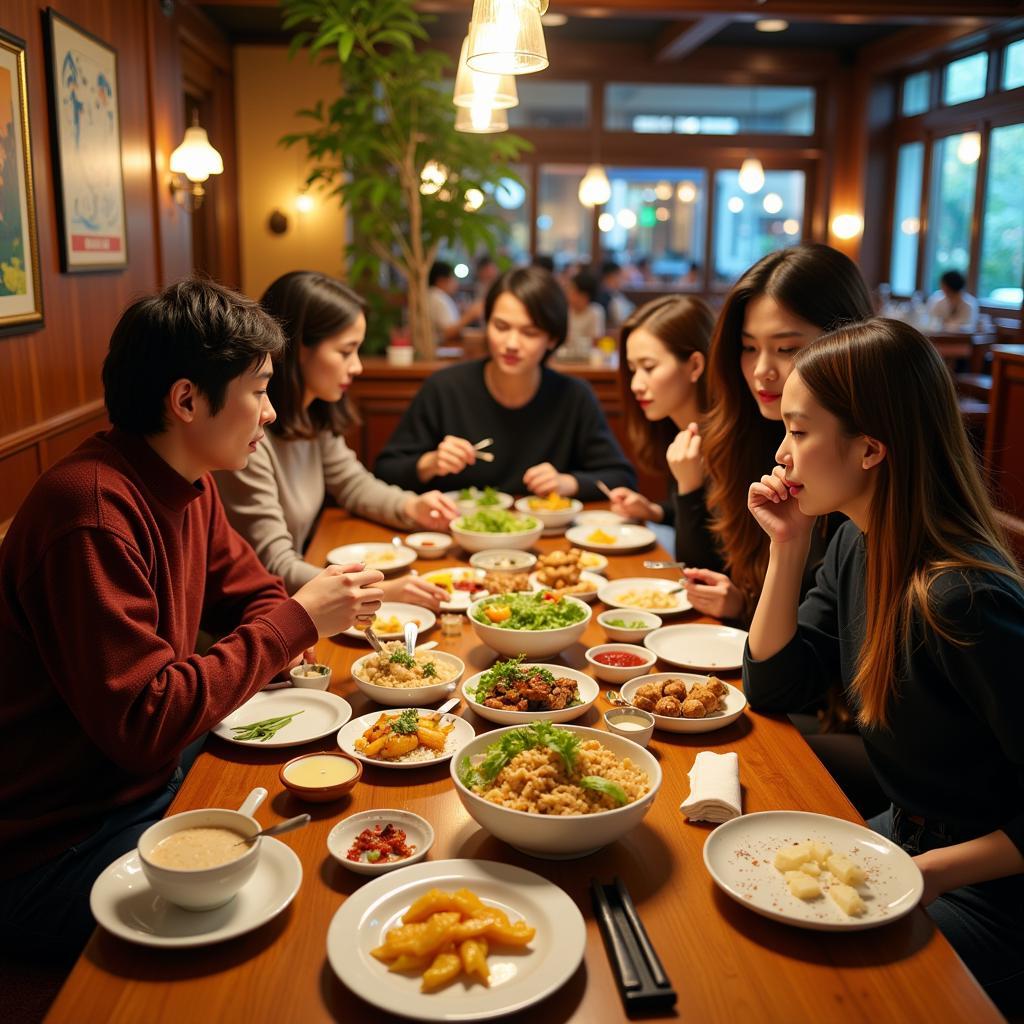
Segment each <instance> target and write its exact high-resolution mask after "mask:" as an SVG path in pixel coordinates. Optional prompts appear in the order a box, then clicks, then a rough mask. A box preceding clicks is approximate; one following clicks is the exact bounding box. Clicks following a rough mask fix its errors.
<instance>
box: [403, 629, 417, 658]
mask: <svg viewBox="0 0 1024 1024" xmlns="http://www.w3.org/2000/svg"><path fill="white" fill-rule="evenodd" d="M419 633H420V627H419V626H417V625H416V623H415V622H412V621H409V622H407V623H406V624H405V650H406V653H407V654H408V655H409V657H410V658H411V657H412V656H413V655H414V654H415V653H416V638H417V637H418V636H419Z"/></svg>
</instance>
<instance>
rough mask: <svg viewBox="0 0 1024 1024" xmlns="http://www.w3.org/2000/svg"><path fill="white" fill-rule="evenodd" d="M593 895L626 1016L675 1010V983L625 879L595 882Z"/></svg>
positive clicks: (592, 890)
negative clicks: (604, 882) (651, 1011)
mask: <svg viewBox="0 0 1024 1024" xmlns="http://www.w3.org/2000/svg"><path fill="white" fill-rule="evenodd" d="M590 893H591V898H592V900H593V904H594V911H595V913H596V914H597V920H598V924H599V925H600V927H601V934H602V936H603V938H604V941H605V948H606V949H607V951H608V954H609V957H610V959H611V961H612V965H613V966H614V968H615V976H616V983H617V985H618V988H619V995H620V996H621V997H622V1002H623V1004H624V1005H625V1007H626V1011H627V1013H630V1012H632V1011H638V1012H640V1011H642V1012H648V1011H650V1010H666V1009H669V1008H671V1007H672V1006H674V1005H675V1002H676V993H675V991H674V990H673V988H672V983H671V981H670V980H669V978H668V975H667V974H666V973H665V969H664V967H663V966H662V964H661V960H660V959H659V958H658V954H657V953H656V952H655V951H654V946H653V945H651V940H650V938H649V937H648V935H647V930H646V929H645V928H644V926H643V922H642V921H641V920H640V916H639V914H638V913H637V910H636V905H635V904H634V903H633V899H632V897H631V896H630V895H629V891H628V890H627V889H626V886H625V884H624V883H623V882H622V879H620V878H616V879H615V881H614V883H613V884H612V885H602V884H601V883H600V882H598V880H597V879H596V878H592V879H591V880H590Z"/></svg>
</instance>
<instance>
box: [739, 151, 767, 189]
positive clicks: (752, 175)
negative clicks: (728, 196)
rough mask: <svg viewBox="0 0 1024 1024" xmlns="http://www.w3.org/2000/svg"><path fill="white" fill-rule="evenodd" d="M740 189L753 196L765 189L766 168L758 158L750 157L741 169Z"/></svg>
mask: <svg viewBox="0 0 1024 1024" xmlns="http://www.w3.org/2000/svg"><path fill="white" fill-rule="evenodd" d="M739 185H740V188H741V189H743V191H744V192H748V193H749V194H750V195H753V194H754V193H755V192H760V191H761V189H763V188H764V168H763V167H762V166H761V161H760V160H758V159H757V157H756V156H748V157H747V159H746V160H744V161H743V164H742V166H741V167H740V178H739Z"/></svg>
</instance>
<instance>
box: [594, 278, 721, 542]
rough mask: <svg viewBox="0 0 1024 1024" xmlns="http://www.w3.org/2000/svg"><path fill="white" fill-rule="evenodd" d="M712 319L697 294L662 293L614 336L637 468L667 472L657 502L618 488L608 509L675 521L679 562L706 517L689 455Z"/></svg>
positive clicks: (698, 473) (699, 470)
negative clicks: (663, 497) (666, 490)
mask: <svg viewBox="0 0 1024 1024" xmlns="http://www.w3.org/2000/svg"><path fill="white" fill-rule="evenodd" d="M714 324H715V318H714V314H713V313H712V312H711V309H710V307H709V306H708V305H707V303H706V302H704V301H703V300H702V299H698V298H693V297H691V296H689V295H666V296H663V297H662V298H660V299H653V300H652V301H651V302H648V303H645V304H644V305H643V306H641V307H640V308H639V309H638V310H636V311H635V312H634V313H633V314H632V315H631V316H630V317H629V319H627V320H626V322H625V323H624V324H623V325H622V333H621V336H620V338H619V380H620V383H621V385H622V392H623V394H622V403H623V408H624V410H625V417H626V431H627V434H628V436H629V440H630V442H631V444H632V447H633V452H634V455H635V457H636V460H637V463H638V464H639V466H640V467H641V468H642V469H645V470H647V471H648V472H649V473H664V472H666V471H668V473H669V476H670V480H669V484H670V491H671V496H670V498H669V500H668V501H666V502H665V503H664V504H656V503H655V502H653V501H651V500H650V498H647V497H645V496H644V495H643V494H640V493H639V492H638V491H634V490H632V489H631V488H628V487H616V488H615V489H614V490H613V491H612V509H613V510H614V511H615V512H619V513H620V514H621V515H624V516H631V517H636V518H638V519H652V520H654V521H655V522H659V523H668V524H671V525H674V526H675V528H676V557H677V558H679V559H680V560H682V561H688V560H690V559H691V555H692V554H693V548H692V544H691V543H690V542H691V539H692V536H693V534H694V531H695V530H696V531H697V532H698V533H702V532H703V523H704V520H705V519H706V517H707V510H706V509H705V507H704V500H703V489H702V485H703V483H704V469H703V467H702V466H701V465H700V462H699V461H698V460H694V459H690V458H687V454H688V452H689V449H690V447H691V445H692V444H693V443H694V441H693V439H694V438H695V437H696V436H697V435H698V432H699V428H698V423H699V421H700V419H701V417H702V416H703V415H704V410H705V409H706V408H707V387H706V381H705V375H704V369H705V366H706V362H707V353H708V346H709V343H710V340H711V332H712V330H713V329H714ZM694 495H696V500H694ZM698 550H699V549H698Z"/></svg>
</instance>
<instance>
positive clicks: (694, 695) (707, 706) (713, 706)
mask: <svg viewBox="0 0 1024 1024" xmlns="http://www.w3.org/2000/svg"><path fill="white" fill-rule="evenodd" d="M690 699H691V700H699V701H700V702H701V704H703V705H704V710H705V711H706V712H708V713H709V714H710V713H711V712H712V711H717V710H718V694H717V693H712V692H711V691H710V690H709V689H708V688H707V687H706V686H700V685H697V686H694V687H693V688H692V689H691V690H690Z"/></svg>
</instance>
